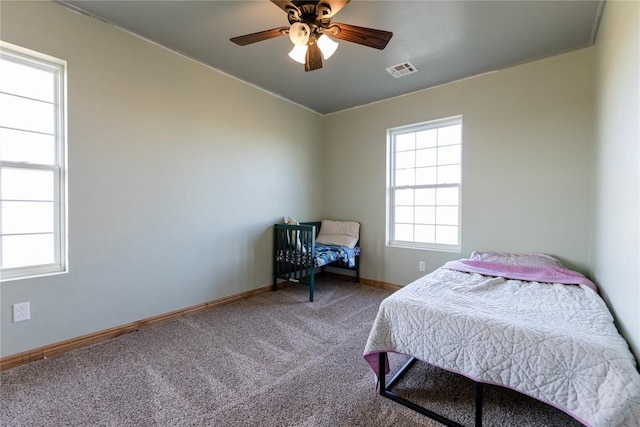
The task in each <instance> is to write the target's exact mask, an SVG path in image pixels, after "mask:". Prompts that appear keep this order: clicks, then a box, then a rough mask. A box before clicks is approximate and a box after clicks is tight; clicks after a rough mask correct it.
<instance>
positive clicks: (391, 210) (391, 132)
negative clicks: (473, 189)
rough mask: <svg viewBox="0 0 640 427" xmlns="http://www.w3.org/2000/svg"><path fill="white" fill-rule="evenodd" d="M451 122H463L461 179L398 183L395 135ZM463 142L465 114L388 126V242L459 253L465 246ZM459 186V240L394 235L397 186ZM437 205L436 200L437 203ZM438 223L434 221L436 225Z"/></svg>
mask: <svg viewBox="0 0 640 427" xmlns="http://www.w3.org/2000/svg"><path fill="white" fill-rule="evenodd" d="M452 125H460V126H461V137H460V163H459V164H460V168H461V171H460V180H459V182H457V183H440V184H429V185H405V186H397V185H396V183H395V169H396V168H395V161H396V160H395V159H396V148H395V147H396V137H397V136H399V135H405V134H407V133H417V132H421V131H426V130H430V129H437V128H442V127H447V126H452ZM462 146H463V135H462V116H453V117H447V118H443V119H437V120H431V121H428V122H423V123H417V124H412V125H406V126H399V127H395V128H391V129H388V130H387V227H386V229H387V244H388V245H389V246H395V247H407V248H416V249H425V250H434V251H443V252H456V253H459V252H460V251H461V247H462V203H461V202H462V181H463V178H462ZM452 187H455V188H458V200H457V206H458V221H457V227H458V233H457V234H458V240H457V242H456V244H443V243H425V242H417V241H415V240H414V241H407V240H397V239H396V238H395V222H396V221H395V206H396V202H395V190H396V189H423V188H435V189H438V188H452ZM435 206H436V207H437V206H438V205H437V204H436V205H435ZM415 223H416V222H415V218H414V220H413V224H415ZM437 224H438V222H437V219H436V223H435V224H434V225H437Z"/></svg>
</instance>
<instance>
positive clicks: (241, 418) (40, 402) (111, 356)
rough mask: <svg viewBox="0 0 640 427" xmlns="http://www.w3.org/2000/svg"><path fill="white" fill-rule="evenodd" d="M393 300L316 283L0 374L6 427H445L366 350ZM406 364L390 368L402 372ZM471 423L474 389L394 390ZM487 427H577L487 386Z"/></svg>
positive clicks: (421, 384) (423, 378)
mask: <svg viewBox="0 0 640 427" xmlns="http://www.w3.org/2000/svg"><path fill="white" fill-rule="evenodd" d="M387 295H389V292H388V291H384V290H380V289H376V288H371V287H367V286H363V285H357V284H353V283H348V282H340V281H338V280H336V279H331V278H319V279H318V281H317V291H316V297H315V300H316V301H315V302H313V303H309V302H308V300H307V298H308V290H307V288H306V287H304V286H302V285H292V286H289V287H286V288H284V289H281V290H279V291H278V292H266V293H264V294H260V295H258V296H255V297H252V298H249V299H246V300H243V301H239V302H235V303H233V304H229V305H226V306H223V307H218V308H214V309H211V310H209V311H206V312H203V313H200V314H198V315H194V316H191V317H187V318H184V319H181V320H177V321H174V322H171V323H167V324H164V325H161V326H157V327H154V328H150V329H146V330H143V331H140V332H136V333H132V334H128V335H124V336H121V337H119V338H116V339H113V340H111V341H108V342H104V343H101V344H97V345H94V346H91V347H86V348H82V349H79V350H76V351H72V352H69V353H65V354H63V355H60V356H57V357H54V358H51V359H46V360H42V361H38V362H35V363H32V364H30V365H25V366H22V367H19V368H15V369H12V370H9V371H5V372H2V374H1V376H0V379H1V384H0V385H1V387H0V397H1V406H0V425H2V426H62V425H72V426H84V425H105V426H186V425H200V426H372V425H375V426H391V425H393V426H414V425H415V426H436V425H440V424H438V423H436V422H435V421H432V420H430V419H428V418H426V417H424V416H422V415H419V414H417V413H415V412H413V411H411V410H410V409H407V408H405V407H402V406H400V405H398V404H397V403H394V402H392V401H391V400H389V399H385V398H382V397H380V396H378V395H377V394H376V392H375V380H374V375H373V371H372V370H371V369H370V368H369V366H368V365H367V364H366V363H365V362H364V359H363V358H362V352H363V349H364V345H365V343H366V340H367V336H368V334H369V329H370V328H371V324H372V322H373V319H374V318H375V315H376V312H377V308H378V305H379V303H380V301H381V300H382V299H383V298H385V297H386V296H387ZM402 362H403V358H400V357H399V356H395V357H392V358H391V363H392V367H398V366H399V365H400V364H401V363H402ZM395 391H396V392H397V393H398V394H403V395H405V396H409V397H411V398H412V399H415V400H418V401H420V402H422V403H423V404H425V405H427V406H429V407H430V408H431V409H434V410H436V411H441V412H442V413H444V414H445V415H447V416H450V417H452V418H455V419H456V420H458V421H459V422H461V423H464V424H465V425H472V423H473V383H471V382H470V381H469V380H466V379H465V378H462V377H460V376H457V375H454V374H449V373H446V372H443V371H440V370H437V369H435V368H430V367H429V366H427V365H425V364H422V363H419V364H417V365H416V366H415V367H414V368H413V370H412V371H411V372H410V373H409V374H408V375H407V377H406V378H405V379H404V380H403V381H402V382H401V383H400V384H399V385H398V386H397V387H396V388H395ZM484 408H485V410H484V420H485V425H486V426H578V425H580V424H579V423H577V422H576V421H574V420H572V419H571V418H570V417H569V416H567V415H566V414H564V413H562V412H561V411H559V410H557V409H554V408H552V407H550V406H547V405H545V404H543V403H540V402H537V401H535V400H533V399H530V398H528V397H525V396H522V395H520V394H518V393H515V392H513V391H510V390H506V389H502V388H499V387H494V386H485V406H484Z"/></svg>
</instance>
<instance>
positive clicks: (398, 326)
mask: <svg viewBox="0 0 640 427" xmlns="http://www.w3.org/2000/svg"><path fill="white" fill-rule="evenodd" d="M383 351H390V352H395V353H402V354H406V355H411V356H415V357H416V358H418V359H419V360H422V361H424V362H427V363H430V364H432V365H435V366H438V367H440V368H443V369H446V370H449V371H453V372H457V373H460V374H463V375H465V376H467V377H469V378H471V379H474V380H476V381H480V382H484V383H490V384H498V385H503V386H506V387H509V388H512V389H514V390H517V391H519V392H521V393H524V394H526V395H529V396H531V397H534V398H536V399H539V400H542V401H543V402H546V403H549V404H551V405H553V406H556V407H558V408H560V409H562V410H564V411H565V412H567V413H568V414H570V415H571V416H573V417H574V418H576V419H578V420H579V421H581V422H583V423H585V424H587V425H592V426H607V427H610V426H638V425H640V374H639V373H638V371H637V369H636V366H635V360H634V358H633V356H632V355H631V352H630V351H629V348H628V346H627V343H626V341H625V340H624V339H623V338H622V337H621V336H620V334H619V333H618V331H617V330H616V328H615V326H614V324H613V319H612V317H611V314H610V313H609V310H608V309H607V307H606V305H605V303H604V302H603V300H602V299H601V298H600V297H599V296H598V295H597V294H596V293H595V292H594V291H593V290H591V289H589V288H587V287H586V286H584V285H580V286H578V285H562V284H548V283H538V282H524V281H520V280H509V279H504V278H501V277H488V276H482V275H480V274H475V273H462V272H458V271H452V270H447V269H444V268H441V269H438V270H436V271H434V272H433V273H431V274H429V275H427V276H424V277H422V278H420V279H418V280H417V281H415V282H413V283H411V284H410V285H407V286H405V287H404V288H402V289H401V290H399V291H397V292H395V293H394V294H392V295H391V296H389V297H388V298H386V299H385V300H384V301H383V302H382V303H381V305H380V309H379V311H378V315H377V317H376V320H375V322H374V325H373V328H372V330H371V334H370V335H369V340H368V342H367V345H366V348H365V352H364V354H365V359H366V360H367V361H368V362H369V364H371V366H372V368H373V369H374V370H375V371H377V366H378V365H377V363H378V353H380V352H383Z"/></svg>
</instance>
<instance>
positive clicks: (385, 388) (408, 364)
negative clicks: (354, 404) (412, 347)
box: [378, 352, 483, 427]
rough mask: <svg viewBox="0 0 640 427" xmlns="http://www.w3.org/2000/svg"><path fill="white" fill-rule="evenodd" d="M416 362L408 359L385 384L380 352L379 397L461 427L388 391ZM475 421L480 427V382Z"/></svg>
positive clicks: (384, 356)
mask: <svg viewBox="0 0 640 427" xmlns="http://www.w3.org/2000/svg"><path fill="white" fill-rule="evenodd" d="M416 361H417V359H416V358H415V357H412V358H410V359H409V360H407V362H406V363H405V364H404V365H403V366H402V368H400V369H399V370H398V372H396V374H395V375H394V376H393V377H392V378H391V379H390V380H389V381H388V382H387V380H386V375H385V370H386V367H387V353H386V352H382V353H379V354H378V381H379V382H380V396H384V397H386V398H387V399H391V400H393V401H394V402H397V403H399V404H401V405H403V406H406V407H407V408H409V409H413V410H414V411H416V412H419V413H421V414H422V415H425V416H427V417H429V418H431V419H433V420H436V421H438V422H440V423H442V424H444V425H446V426H449V427H463V426H462V425H461V424H459V423H458V422H456V421H453V420H451V419H449V418H446V417H444V416H442V415H440V414H438V413H435V412H433V411H430V410H428V409H427V408H425V407H423V406H420V405H417V404H415V403H413V402H411V401H409V400H407V399H404V398H403V397H400V396H398V395H396V394H395V393H393V392H391V391H390V388H391V387H393V385H394V384H395V382H396V381H397V380H399V379H400V378H401V377H402V376H403V375H404V374H405V373H406V372H407V371H408V370H409V369H411V367H412V366H413V364H414V363H415V362H416ZM475 384H476V387H475V388H476V419H475V426H476V427H482V391H483V390H482V386H483V384H482V383H480V382H476V383H475Z"/></svg>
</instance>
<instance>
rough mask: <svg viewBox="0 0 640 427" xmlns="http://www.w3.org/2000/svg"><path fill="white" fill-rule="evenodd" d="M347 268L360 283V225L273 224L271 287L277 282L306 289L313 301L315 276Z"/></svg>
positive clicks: (332, 222)
mask: <svg viewBox="0 0 640 427" xmlns="http://www.w3.org/2000/svg"><path fill="white" fill-rule="evenodd" d="M327 266H330V267H335V268H341V269H347V270H350V271H352V272H353V273H354V279H355V281H356V282H359V281H360V224H359V223H357V222H353V221H333V220H322V221H317V222H301V223H300V222H298V221H296V220H294V219H292V218H289V220H288V221H287V223H286V224H275V225H274V233H273V286H272V289H273V290H274V291H277V290H278V281H279V280H286V281H289V282H296V283H303V284H307V285H308V286H309V301H310V302H313V294H314V291H315V274H316V271H317V270H318V269H320V271H324V269H325V267H327Z"/></svg>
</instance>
